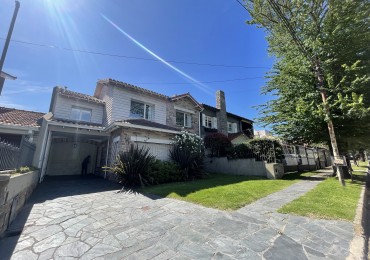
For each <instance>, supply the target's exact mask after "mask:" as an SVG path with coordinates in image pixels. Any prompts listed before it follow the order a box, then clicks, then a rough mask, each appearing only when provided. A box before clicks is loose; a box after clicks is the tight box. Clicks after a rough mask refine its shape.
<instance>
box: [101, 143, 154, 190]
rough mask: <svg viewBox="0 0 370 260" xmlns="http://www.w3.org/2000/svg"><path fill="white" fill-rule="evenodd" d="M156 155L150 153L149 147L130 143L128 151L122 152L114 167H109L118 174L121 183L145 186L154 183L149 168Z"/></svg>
mask: <svg viewBox="0 0 370 260" xmlns="http://www.w3.org/2000/svg"><path fill="white" fill-rule="evenodd" d="M154 159H155V157H154V156H153V155H151V154H150V148H149V147H141V148H139V147H138V146H137V145H130V148H129V150H128V151H127V152H123V153H120V154H119V156H118V159H117V162H116V163H115V165H114V166H113V167H108V168H109V169H110V170H111V171H112V172H113V173H115V174H117V176H118V179H119V181H120V182H121V183H123V184H124V185H127V186H139V185H140V186H143V185H146V184H150V183H152V180H151V178H150V177H149V176H148V169H149V166H150V164H151V163H152V162H153V161H154Z"/></svg>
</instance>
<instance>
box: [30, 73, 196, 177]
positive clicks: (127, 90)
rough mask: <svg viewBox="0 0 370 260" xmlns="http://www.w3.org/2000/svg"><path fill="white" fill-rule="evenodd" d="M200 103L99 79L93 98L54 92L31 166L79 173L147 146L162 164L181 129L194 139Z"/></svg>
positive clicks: (98, 168) (47, 172)
mask: <svg viewBox="0 0 370 260" xmlns="http://www.w3.org/2000/svg"><path fill="white" fill-rule="evenodd" d="M202 109H203V108H202V105H201V104H199V103H198V102H197V101H196V100H195V99H194V98H193V97H192V96H191V95H190V94H189V93H185V94H181V95H176V96H173V97H169V96H166V95H163V94H159V93H156V92H153V91H150V90H147V89H144V88H140V87H137V86H134V85H131V84H127V83H124V82H121V81H116V80H113V79H105V80H99V81H98V82H97V85H96V88H95V92H94V95H93V96H90V95H86V94H82V93H78V92H74V91H70V90H68V89H67V88H63V87H55V88H54V90H53V94H52V98H51V102H50V109H49V113H48V114H46V115H45V116H43V118H42V125H41V129H40V136H41V137H42V138H39V141H38V146H37V149H36V153H35V157H34V165H35V166H37V167H38V168H40V169H41V180H42V178H43V177H44V176H45V175H77V174H80V170H81V162H82V160H83V159H84V158H86V157H87V156H88V155H90V156H91V158H92V160H91V163H90V164H89V169H88V172H96V171H101V168H102V167H103V166H105V165H112V163H113V162H114V161H115V159H116V157H117V155H118V154H119V152H123V151H126V150H127V149H128V147H129V146H130V144H133V143H134V144H137V145H138V146H139V147H142V146H146V147H149V148H150V151H151V153H152V154H153V155H155V156H156V157H157V158H158V159H162V160H167V159H168V154H169V145H170V144H171V143H172V141H173V138H174V137H175V135H176V134H179V133H180V131H181V130H182V129H186V130H187V131H189V132H191V133H194V134H199V128H200V112H201V110H202Z"/></svg>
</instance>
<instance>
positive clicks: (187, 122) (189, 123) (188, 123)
mask: <svg viewBox="0 0 370 260" xmlns="http://www.w3.org/2000/svg"><path fill="white" fill-rule="evenodd" d="M177 113H181V114H183V115H184V118H183V122H184V124H178V123H177ZM175 117H176V118H175V120H176V125H177V126H181V127H185V128H191V127H192V119H193V118H192V114H190V113H187V112H184V111H181V110H176V115H175ZM188 117H190V120H187V118H188Z"/></svg>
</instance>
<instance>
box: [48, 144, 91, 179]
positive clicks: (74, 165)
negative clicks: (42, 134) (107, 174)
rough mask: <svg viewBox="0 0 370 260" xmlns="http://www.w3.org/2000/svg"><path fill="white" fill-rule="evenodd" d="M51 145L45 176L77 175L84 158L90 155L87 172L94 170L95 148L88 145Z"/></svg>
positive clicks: (79, 172)
mask: <svg viewBox="0 0 370 260" xmlns="http://www.w3.org/2000/svg"><path fill="white" fill-rule="evenodd" d="M74 144H75V143H74V142H66V143H52V145H51V148H50V155H49V160H48V165H47V169H46V175H51V176H55V175H79V174H81V163H82V161H83V159H85V158H86V156H88V155H90V156H91V159H90V164H89V166H88V169H87V172H88V173H91V172H93V169H94V164H95V157H96V150H97V149H96V146H95V145H93V144H88V143H78V142H77V143H76V147H74Z"/></svg>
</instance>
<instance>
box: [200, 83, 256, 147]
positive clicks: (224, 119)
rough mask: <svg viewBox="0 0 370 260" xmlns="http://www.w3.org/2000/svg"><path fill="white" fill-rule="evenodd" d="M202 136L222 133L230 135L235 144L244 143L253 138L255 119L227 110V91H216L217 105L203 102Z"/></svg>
mask: <svg viewBox="0 0 370 260" xmlns="http://www.w3.org/2000/svg"><path fill="white" fill-rule="evenodd" d="M202 106H203V108H204V109H203V111H202V113H201V117H202V126H201V128H200V135H201V136H202V137H204V136H206V135H207V134H209V133H215V132H218V133H222V134H225V135H226V136H228V137H229V139H230V140H231V142H232V143H233V144H239V143H242V142H244V141H246V140H248V139H251V138H253V121H252V120H250V119H247V118H244V117H241V116H238V115H235V114H232V113H229V112H227V111H226V100H225V93H224V92H223V91H221V90H219V91H217V92H216V107H212V106H209V105H206V104H202Z"/></svg>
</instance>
